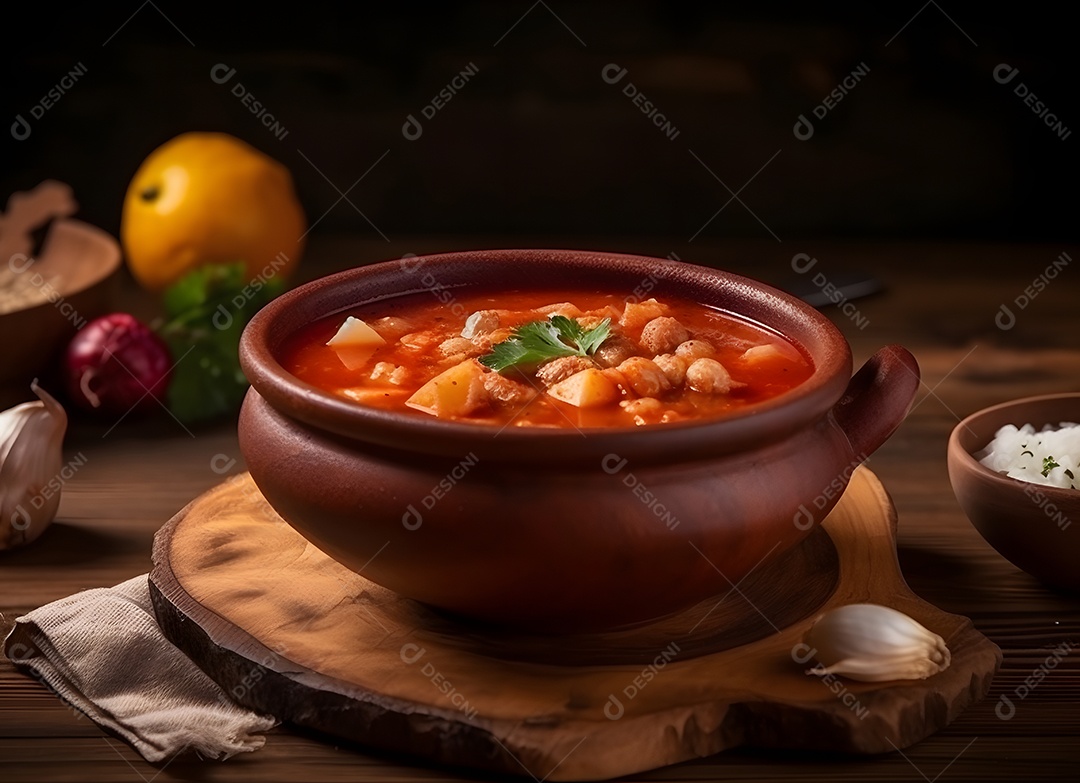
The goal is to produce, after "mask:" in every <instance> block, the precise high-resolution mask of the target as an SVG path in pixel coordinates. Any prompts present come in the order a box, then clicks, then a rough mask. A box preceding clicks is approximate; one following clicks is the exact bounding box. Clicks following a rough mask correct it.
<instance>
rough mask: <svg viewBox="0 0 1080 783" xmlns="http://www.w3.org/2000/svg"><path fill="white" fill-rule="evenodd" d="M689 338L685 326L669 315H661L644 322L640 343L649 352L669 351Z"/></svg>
mask: <svg viewBox="0 0 1080 783" xmlns="http://www.w3.org/2000/svg"><path fill="white" fill-rule="evenodd" d="M689 339H690V332H688V331H686V327H685V326H683V325H682V324H681V323H679V322H678V321H676V320H675V319H674V318H671V317H670V316H666V315H662V316H660V317H659V318H654V319H652V320H651V321H649V322H648V323H647V324H645V328H644V329H642V330H641V345H642V347H643V348H645V350H646V351H648V352H649V353H651V354H654V355H655V354H658V353H670V352H671V351H674V350H675V349H676V348H677V347H678V346H679V345H680V344H681V343H684V342H686V341H687V340H689Z"/></svg>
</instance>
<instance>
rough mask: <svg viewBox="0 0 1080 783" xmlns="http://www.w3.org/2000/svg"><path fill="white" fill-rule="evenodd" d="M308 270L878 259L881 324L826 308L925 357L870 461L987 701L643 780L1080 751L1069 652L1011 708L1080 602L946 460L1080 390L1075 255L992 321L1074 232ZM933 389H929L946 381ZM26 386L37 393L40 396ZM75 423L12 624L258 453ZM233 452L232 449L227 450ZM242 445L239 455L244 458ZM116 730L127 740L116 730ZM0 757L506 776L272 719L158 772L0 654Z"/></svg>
mask: <svg viewBox="0 0 1080 783" xmlns="http://www.w3.org/2000/svg"><path fill="white" fill-rule="evenodd" d="M312 239H313V241H312V243H311V246H310V248H309V253H308V258H307V259H306V260H305V265H304V268H303V269H302V270H301V271H302V273H303V275H305V276H306V277H316V276H319V275H322V274H326V273H328V272H331V271H336V270H338V269H342V268H345V267H347V266H352V265H354V264H360V263H369V262H374V261H381V260H384V259H386V258H387V257H390V256H393V255H395V254H399V253H400V252H403V251H404V250H409V251H412V252H415V253H425V252H437V251H445V250H454V249H461V250H465V249H469V248H472V247H509V246H515V247H529V246H531V247H552V246H555V247H593V248H603V249H605V250H612V251H624V252H632V253H641V254H646V255H656V256H661V257H662V256H665V255H667V254H668V253H669V252H671V251H672V250H675V251H677V252H678V254H679V256H680V257H682V258H683V259H685V260H687V261H690V262H694V263H704V264H712V265H716V266H719V267H721V268H725V269H729V270H731V271H735V272H739V273H742V274H747V275H749V276H751V277H756V278H758V279H763V280H766V281H768V282H773V283H777V284H781V285H783V284H784V283H785V281H789V280H790V279H791V278H792V276H793V273H792V272H791V258H792V255H793V254H794V253H796V252H806V253H808V254H810V255H812V256H814V257H816V258H818V259H819V266H818V267H817V268H816V269H815V270H814V271H815V272H817V271H820V272H822V273H823V274H825V275H827V276H828V275H833V274H834V273H835V272H836V271H837V270H843V269H848V270H851V269H857V270H863V271H869V272H872V273H874V274H876V275H877V276H878V277H880V278H881V279H882V280H883V282H884V283H885V286H886V289H885V292H884V293H882V294H880V295H878V296H875V297H872V298H869V299H860V300H857V301H855V302H854V303H853V304H854V305H856V306H857V307H858V309H859V311H860V313H861V314H862V315H864V316H865V317H866V319H867V320H868V324H867V325H866V327H865V328H861V329H860V328H859V326H858V325H857V324H856V323H855V322H854V321H852V320H851V319H850V318H848V317H846V316H845V315H843V314H842V313H841V312H839V311H838V310H837V309H835V308H831V309H828V310H826V313H827V314H828V315H829V316H830V318H832V319H833V321H834V322H835V323H836V325H837V327H838V328H839V329H840V330H841V331H842V332H843V333H844V334H845V335H846V336H847V337H848V339H849V341H850V342H851V344H852V348H853V352H854V354H855V360H856V364H858V363H860V362H861V361H864V360H865V359H866V358H867V357H868V356H869V355H870V354H871V353H873V351H874V350H876V349H877V348H878V347H880V346H881V345H884V344H887V343H891V342H899V343H901V344H903V345H905V346H907V347H908V348H909V349H911V350H912V351H913V352H914V353H915V355H916V357H917V358H918V360H919V362H920V364H921V366H922V371H923V378H924V382H925V385H924V386H923V387H922V390H921V391H920V393H919V395H918V397H917V398H916V406H915V408H914V409H913V411H912V413H911V414H910V415H909V416H908V418H907V420H906V421H905V422H904V424H903V425H901V427H900V429H899V430H898V431H897V432H896V433H895V434H894V435H893V437H892V438H891V439H890V440H889V441H888V442H887V443H886V444H885V446H883V447H882V448H881V449H880V450H878V451H877V452H876V453H875V454H874V455H873V457H872V458H871V460H870V463H869V464H870V467H871V468H872V469H873V471H874V472H875V474H876V475H877V476H878V477H879V478H880V479H881V480H882V483H883V484H884V486H885V487H886V488H887V489H888V491H889V493H890V495H891V496H892V498H893V501H894V503H895V505H896V507H897V510H898V514H899V527H898V539H899V540H898V545H899V559H900V565H901V567H902V569H903V572H904V576H905V578H906V579H907V582H908V584H909V585H910V586H911V588H912V589H913V590H914V592H915V593H916V594H918V595H919V596H921V597H922V598H925V599H926V600H928V601H930V602H931V603H933V604H935V605H936V606H939V607H940V608H942V609H944V610H946V611H949V612H952V613H956V614H962V615H966V616H968V617H970V618H971V619H972V621H973V622H974V625H975V627H976V628H978V629H979V630H980V631H981V632H982V633H984V634H986V635H987V636H988V637H989V638H990V639H991V640H992V641H993V642H995V643H996V644H998V645H999V646H1000V647H1001V649H1002V651H1003V653H1004V662H1003V665H1002V669H1001V671H1000V672H999V673H998V675H997V677H996V678H995V680H994V684H993V687H992V688H991V691H990V694H989V695H988V697H987V698H986V699H984V700H982V701H980V702H977V703H976V704H974V705H973V706H972V707H971V708H969V709H968V710H967V711H966V712H964V713H963V714H962V715H961V716H960V717H959V718H957V720H956V721H955V722H953V723H952V724H951V725H949V726H948V727H946V728H945V729H943V730H941V731H939V732H938V733H936V734H934V735H932V736H931V737H928V738H927V739H925V740H923V741H922V742H920V743H918V744H917V745H915V746H913V747H911V748H909V749H907V750H905V751H904V755H900V754H898V753H895V752H893V753H889V754H884V755H881V756H873V757H856V758H851V757H846V756H839V757H838V756H833V755H827V754H815V753H799V752H787V753H781V752H778V751H773V750H764V751H749V750H741V749H739V750H733V751H728V752H725V753H722V754H719V755H716V756H711V757H709V758H707V759H702V760H699V761H692V762H685V763H683V764H679V765H676V766H672V767H665V768H663V769H659V770H655V771H653V772H649V773H645V774H643V775H639V776H634V779H635V780H681V781H699V780H700V781H711V780H717V779H722V780H731V781H762V780H793V779H797V780H800V781H832V780H842V781H856V780H859V781H861V780H875V781H895V782H896V783H900V782H901V781H907V782H908V783H910V781H918V780H922V779H924V776H925V777H926V778H929V779H931V780H934V779H935V778H936V779H937V780H938V781H939V783H960V782H961V781H972V782H973V783H975V782H977V781H1015V780H1026V781H1055V783H1056V782H1057V781H1060V780H1063V779H1071V777H1073V776H1074V773H1075V769H1076V767H1077V765H1078V764H1080V743H1077V742H1076V737H1077V736H1080V657H1078V656H1077V653H1076V652H1075V651H1074V652H1071V653H1070V654H1069V655H1068V656H1067V657H1065V658H1064V659H1063V660H1061V661H1060V662H1059V664H1058V665H1057V667H1056V668H1054V669H1053V670H1052V671H1050V673H1049V674H1048V675H1046V676H1045V678H1044V679H1042V680H1041V682H1040V684H1039V685H1038V687H1037V688H1035V689H1034V690H1033V691H1031V692H1030V693H1029V694H1028V695H1027V697H1026V698H1024V699H1023V700H1022V701H1017V710H1016V713H1015V715H1014V716H1013V717H1012V718H1011V719H1010V720H1007V721H1006V720H1001V719H1000V718H999V717H998V716H997V715H996V714H995V709H994V708H995V705H996V704H998V703H999V699H1000V697H1002V696H1009V697H1011V698H1013V699H1014V700H1016V689H1017V688H1018V687H1021V686H1022V685H1023V683H1024V680H1025V679H1026V678H1028V677H1031V676H1032V674H1033V672H1034V671H1035V670H1036V669H1037V668H1038V667H1039V666H1040V665H1041V664H1043V663H1044V662H1045V660H1046V658H1047V656H1048V655H1049V654H1050V651H1051V650H1053V649H1056V648H1058V647H1059V646H1060V645H1061V644H1062V643H1071V644H1073V645H1075V646H1077V647H1080V602H1078V601H1077V599H1076V598H1075V597H1068V596H1063V595H1060V594H1057V593H1054V592H1052V591H1050V590H1047V589H1046V588H1045V587H1043V586H1042V585H1040V584H1039V583H1037V582H1036V581H1035V580H1033V579H1031V578H1030V577H1028V576H1027V575H1026V574H1024V573H1023V572H1022V571H1019V570H1018V569H1016V568H1015V567H1014V566H1012V565H1011V564H1010V563H1008V561H1006V560H1004V559H1003V558H1001V557H1000V556H999V555H998V554H997V553H996V552H994V550H993V549H991V548H990V547H989V545H988V544H986V543H985V542H984V541H983V540H982V539H981V538H980V537H979V535H978V533H977V532H975V530H974V529H973V528H972V527H971V525H970V523H969V522H968V521H967V519H966V518H965V517H964V515H963V513H962V512H961V510H960V508H959V506H958V505H957V504H956V501H955V499H954V497H953V494H952V489H951V487H950V486H949V481H948V476H947V473H946V470H945V443H946V441H947V439H948V435H949V432H950V431H951V429H952V427H953V426H954V425H955V424H956V423H957V421H958V418H957V417H958V416H963V415H966V414H968V413H971V412H972V411H974V410H977V409H979V408H982V407H985V406H987V405H991V404H993V403H996V402H1001V401H1004V400H1008V399H1012V398H1016V397H1023V396H1029V395H1032V394H1049V393H1055V392H1063V391H1075V390H1077V388H1078V381H1077V379H1078V378H1080V334H1078V333H1077V331H1076V328H1075V327H1076V291H1077V287H1076V286H1077V283H1076V274H1077V272H1076V270H1074V269H1071V268H1069V269H1066V270H1065V272H1064V273H1063V274H1062V276H1061V278H1060V279H1059V280H1058V281H1056V282H1055V283H1054V284H1053V285H1051V286H1049V287H1048V288H1047V289H1046V290H1045V291H1044V292H1043V293H1041V294H1040V295H1039V297H1038V299H1036V300H1035V301H1034V302H1033V303H1032V304H1031V305H1030V306H1029V307H1028V308H1026V309H1025V310H1024V311H1023V313H1022V314H1018V319H1017V324H1016V326H1015V327H1014V328H1013V329H1011V330H1009V331H1006V332H1003V331H1000V330H998V329H997V328H996V327H995V325H994V315H995V313H996V312H997V310H998V308H999V306H1000V305H1001V304H1002V303H1007V302H1010V301H1012V300H1013V299H1014V298H1015V297H1016V296H1018V295H1019V294H1020V293H1021V292H1022V291H1023V289H1024V287H1025V286H1027V285H1029V284H1030V283H1031V280H1032V279H1034V278H1035V277H1036V276H1037V275H1038V274H1039V272H1040V271H1042V270H1043V269H1045V267H1046V266H1047V264H1048V263H1049V262H1050V261H1052V260H1053V259H1054V258H1055V257H1056V256H1057V254H1058V253H1060V252H1061V251H1062V250H1067V251H1068V252H1069V254H1070V255H1071V256H1072V257H1073V258H1074V259H1075V258H1080V250H1078V249H1077V248H1076V247H1075V246H1057V245H1013V246H1009V245H986V244H982V245H980V244H973V243H968V244H949V245H945V244H940V243H938V244H934V243H931V244H926V243H922V244H920V243H892V244H860V243H835V242H825V241H814V242H784V243H783V244H782V245H781V244H778V243H776V242H773V241H771V240H770V241H768V242H764V243H736V242H722V243H721V242H709V241H706V240H704V239H699V240H697V241H695V242H694V243H693V244H692V245H690V246H687V245H686V243H685V237H682V238H671V239H665V238H657V239H648V238H633V239H630V238H618V237H615V238H611V237H606V238H605V237H585V238H582V237H566V238H559V237H522V236H515V237H442V238H440V237H428V238H423V239H416V238H410V239H408V241H403V242H402V243H401V244H400V246H394V247H391V246H388V245H387V244H386V243H385V242H382V241H381V240H376V241H373V242H366V241H359V240H357V239H355V238H353V237H347V236H342V237H337V238H335V237H327V236H325V235H323V236H317V237H312ZM118 304H119V305H120V306H122V308H123V309H127V310H129V311H131V312H134V313H135V314H137V315H140V316H141V317H144V318H150V317H152V316H153V314H154V313H155V312H156V307H157V305H156V303H155V302H154V301H153V299H152V298H151V297H148V296H143V295H139V294H138V293H137V292H135V291H134V289H133V288H131V287H129V288H127V289H126V290H125V291H124V298H123V299H121V300H119V301H118ZM931 390H933V394H930V393H929V392H930V391H931ZM24 398H25V395H24ZM113 424H114V422H112V421H106V422H100V423H90V422H86V421H82V422H79V421H76V422H73V424H72V428H71V430H70V431H69V434H68V438H67V440H66V443H65V451H66V458H67V459H71V458H73V457H75V456H76V455H77V454H79V453H82V454H84V455H85V456H86V458H87V461H86V465H85V466H84V467H82V468H81V469H80V470H79V473H78V475H76V476H75V477H73V478H72V479H71V480H70V481H69V482H68V483H67V484H66V486H65V488H64V496H63V500H62V502H61V506H60V514H59V516H58V521H57V523H56V524H54V526H53V527H52V528H51V529H50V530H48V531H46V533H45V534H44V536H43V537H42V538H41V539H40V540H39V541H38V542H36V543H35V545H34V546H33V547H31V548H29V549H27V550H25V551H19V552H9V553H5V554H0V615H2V617H0V632H6V630H7V627H8V625H9V624H10V623H11V622H12V621H13V620H14V618H15V617H17V616H19V615H20V614H23V613H25V612H27V611H29V610H31V609H33V608H35V607H37V606H40V605H41V604H43V603H47V602H48V601H52V600H55V599H57V598H61V597H63V596H65V595H69V594H70V593H72V592H74V591H76V590H81V589H86V588H90V587H103V586H108V585H112V584H116V583H118V582H121V581H123V580H125V579H127V578H129V577H131V576H134V575H136V574H139V573H143V572H145V571H147V570H149V568H150V550H151V543H152V539H153V535H154V533H155V531H156V530H157V529H158V528H159V527H160V526H161V524H162V523H163V522H164V520H167V519H168V518H170V517H171V516H172V515H173V514H175V513H176V512H177V511H178V510H179V509H180V508H182V507H183V506H184V505H185V504H186V503H187V502H188V501H190V500H191V499H192V498H193V497H195V496H197V495H199V494H200V493H202V492H204V491H206V490H207V489H209V488H210V487H212V486H214V485H216V484H217V483H219V482H220V481H221V479H222V477H223V475H224V474H235V473H239V472H242V471H243V470H244V465H243V462H242V461H241V460H239V453H238V450H237V445H236V436H235V423H234V422H228V421H226V422H223V423H221V424H219V425H215V426H212V427H204V428H201V429H196V430H193V433H192V434H193V435H194V437H192V436H191V435H189V434H188V433H186V432H184V431H183V430H182V429H181V428H180V427H179V426H178V425H177V424H176V423H175V422H173V421H171V420H169V419H168V418H167V417H165V416H164V415H162V416H161V417H159V418H157V419H151V420H149V421H148V420H141V421H137V420H132V419H131V417H128V419H125V421H124V422H122V423H121V424H120V425H119V426H117V427H116V428H115V429H111V428H112V425H113ZM219 455H220V456H219ZM232 459H236V460H238V461H237V462H236V463H230V462H229V460H232ZM107 743H112V745H113V746H115V747H110V746H109V744H107ZM0 758H2V759H3V760H4V764H3V772H2V777H3V779H4V780H5V781H7V780H11V781H53V780H56V781H59V780H71V781H86V782H87V783H97V782H98V781H100V782H102V783H106V782H107V783H125V781H130V783H139V781H145V780H149V779H151V778H153V777H154V776H155V775H158V774H159V772H160V776H159V777H158V780H208V779H213V780H215V781H222V783H230V782H231V781H247V780H260V781H261V780H298V779H299V780H304V781H306V782H310V783H318V782H319V781H344V780H350V781H369V780H370V781H385V780H393V781H420V780H423V781H436V780H438V781H450V780H452V781H458V780H477V779H483V780H490V779H491V777H490V776H486V777H481V778H478V777H477V776H476V775H472V774H470V773H467V772H453V771H448V770H446V769H445V768H440V767H432V766H427V767H425V766H423V765H417V764H416V763H415V761H414V760H409V761H408V762H405V761H404V760H402V759H399V758H396V757H394V756H391V755H387V754H378V753H373V752H372V751H370V750H369V749H364V748H360V747H357V746H352V745H347V744H342V743H334V742H326V741H324V740H323V739H320V738H318V737H314V736H312V735H307V734H298V733H297V732H295V731H291V730H287V729H278V730H275V731H274V732H273V733H272V734H271V736H270V738H269V741H268V743H267V746H266V747H265V748H264V749H263V750H261V751H259V752H258V753H254V754H250V755H247V756H238V757H235V758H233V759H230V760H229V761H228V762H225V763H224V764H219V763H216V762H206V761H203V760H200V759H197V758H194V757H187V756H180V757H179V758H177V759H175V760H173V761H172V762H170V763H169V765H168V766H167V767H165V768H164V771H163V772H162V771H161V770H160V768H158V767H154V766H152V765H149V764H147V763H145V762H143V761H142V760H141V759H139V757H138V756H137V755H135V754H134V753H133V752H132V751H131V750H130V749H129V748H127V747H126V746H125V745H123V744H121V743H119V742H118V741H117V740H115V739H112V738H106V737H105V736H104V735H103V734H102V732H101V731H100V730H99V729H98V728H97V727H96V726H94V725H93V724H92V723H91V722H90V721H88V720H87V719H85V718H81V719H80V718H77V717H76V716H74V715H72V713H71V712H70V710H69V709H68V708H67V707H66V706H64V705H63V704H62V703H60V702H59V701H58V700H57V699H56V698H55V697H54V696H53V695H52V694H51V693H50V692H49V691H48V690H47V689H46V688H45V687H44V686H42V685H41V684H39V683H37V682H36V681H34V680H30V679H28V678H27V677H25V676H24V675H22V674H19V673H17V672H15V671H14V670H13V669H12V667H11V665H10V664H9V663H8V662H7V661H3V660H0Z"/></svg>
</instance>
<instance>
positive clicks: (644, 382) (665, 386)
mask: <svg viewBox="0 0 1080 783" xmlns="http://www.w3.org/2000/svg"><path fill="white" fill-rule="evenodd" d="M618 370H619V372H621V373H622V374H623V377H624V378H626V381H627V383H629V384H630V388H631V389H633V391H634V393H635V394H637V395H639V396H641V397H656V396H657V395H659V394H662V393H663V392H666V391H668V390H669V389H670V388H671V382H670V381H669V380H668V379H667V376H666V375H664V371H663V370H661V369H660V368H659V367H658V366H657V365H656V362H654V361H653V360H652V359H646V358H645V357H644V356H631V357H630V358H629V359H627V360H626V361H624V362H623V363H622V364H620V365H619V367H618Z"/></svg>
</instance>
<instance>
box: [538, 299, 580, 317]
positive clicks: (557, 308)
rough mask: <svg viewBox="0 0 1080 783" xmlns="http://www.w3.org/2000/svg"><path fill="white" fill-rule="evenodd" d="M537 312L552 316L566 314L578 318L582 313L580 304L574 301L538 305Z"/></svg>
mask: <svg viewBox="0 0 1080 783" xmlns="http://www.w3.org/2000/svg"><path fill="white" fill-rule="evenodd" d="M536 312H538V313H540V314H542V315H546V316H548V317H551V316H553V315H565V316H566V317H567V318H577V317H578V316H579V315H581V310H579V309H578V306H577V305H575V304H574V303H572V302H558V303H556V304H549V305H544V306H543V307H537V308H536Z"/></svg>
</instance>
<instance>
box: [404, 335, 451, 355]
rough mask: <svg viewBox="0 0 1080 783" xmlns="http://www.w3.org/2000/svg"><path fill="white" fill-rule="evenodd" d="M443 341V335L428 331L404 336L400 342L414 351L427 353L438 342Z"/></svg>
mask: <svg viewBox="0 0 1080 783" xmlns="http://www.w3.org/2000/svg"><path fill="white" fill-rule="evenodd" d="M442 339H443V338H442V335H441V334H439V333H438V332H436V331H433V330H428V331H424V332H411V333H409V334H406V335H402V337H401V340H400V342H401V344H402V345H404V346H405V347H406V348H411V349H412V350H414V351H425V350H427V349H428V348H430V347H431V346H433V345H435V344H436V343H437V342H441V341H442Z"/></svg>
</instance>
